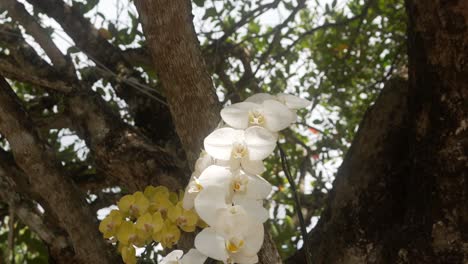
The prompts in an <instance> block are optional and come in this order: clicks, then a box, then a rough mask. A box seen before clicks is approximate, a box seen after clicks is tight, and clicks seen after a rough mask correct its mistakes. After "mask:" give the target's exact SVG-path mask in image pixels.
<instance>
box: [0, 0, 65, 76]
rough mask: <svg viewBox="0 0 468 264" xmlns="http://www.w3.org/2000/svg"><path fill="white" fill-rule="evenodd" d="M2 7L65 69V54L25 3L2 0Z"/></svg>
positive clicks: (54, 62) (55, 63)
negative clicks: (25, 6) (27, 9)
mask: <svg viewBox="0 0 468 264" xmlns="http://www.w3.org/2000/svg"><path fill="white" fill-rule="evenodd" d="M0 8H2V9H6V10H8V14H9V15H10V16H11V17H12V18H13V19H14V20H16V21H18V22H20V23H21V24H22V25H23V26H24V28H25V29H26V32H27V33H29V34H30V35H31V36H33V38H34V39H35V40H36V41H37V43H39V45H40V46H41V47H42V49H44V51H45V53H46V54H47V56H48V57H49V58H50V60H51V61H52V63H53V64H54V66H56V67H57V68H59V69H64V67H65V66H67V64H68V63H67V60H66V59H65V56H64V55H63V54H62V52H61V51H60V50H59V49H58V48H57V46H56V45H55V43H54V42H53V41H52V39H51V37H50V36H49V35H48V34H47V32H46V31H45V30H44V29H43V28H42V27H41V26H40V25H39V23H37V21H36V20H35V19H34V18H33V17H32V16H31V15H30V14H29V13H28V11H26V9H25V8H24V5H23V4H21V3H20V2H17V1H15V0H2V1H1V2H0ZM70 65H72V64H70Z"/></svg>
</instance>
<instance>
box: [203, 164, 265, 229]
mask: <svg viewBox="0 0 468 264" xmlns="http://www.w3.org/2000/svg"><path fill="white" fill-rule="evenodd" d="M198 182H199V184H200V185H201V187H202V188H201V189H202V191H200V192H199V193H198V195H197V196H196V198H195V201H194V204H195V210H196V211H197V213H198V215H199V216H200V218H201V219H203V221H205V222H206V223H207V224H208V225H210V226H213V225H214V224H215V223H216V221H217V218H218V213H219V212H218V211H219V210H224V209H226V208H228V207H230V206H232V205H236V206H237V205H239V206H242V207H243V210H245V211H246V212H247V214H248V215H249V217H251V218H252V221H256V222H259V223H263V222H265V221H266V220H267V219H268V210H266V209H265V208H264V207H263V199H265V198H267V197H268V195H269V194H270V192H271V189H272V187H271V184H270V183H269V182H268V181H266V180H265V179H263V178H262V177H260V176H257V175H251V174H246V173H243V172H240V171H239V172H232V171H231V170H229V169H228V168H225V167H221V166H216V165H213V166H210V167H208V168H207V169H206V170H205V171H203V173H202V175H201V176H200V178H199V179H198Z"/></svg>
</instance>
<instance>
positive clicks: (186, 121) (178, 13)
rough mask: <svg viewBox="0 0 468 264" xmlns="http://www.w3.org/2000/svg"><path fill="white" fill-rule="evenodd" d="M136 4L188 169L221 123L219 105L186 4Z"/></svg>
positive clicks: (173, 0) (163, 0) (159, 0)
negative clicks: (204, 142) (206, 140)
mask: <svg viewBox="0 0 468 264" xmlns="http://www.w3.org/2000/svg"><path fill="white" fill-rule="evenodd" d="M135 4H136V6H137V9H138V12H139V14H140V20H141V22H142V24H143V29H144V32H145V36H146V38H147V41H148V48H149V50H150V52H151V54H152V57H153V63H154V67H155V69H156V72H157V74H158V75H159V78H160V80H161V82H162V85H163V90H164V93H165V96H166V98H167V101H168V103H169V108H170V110H171V114H172V117H173V120H174V124H175V128H176V131H177V134H178V135H179V138H180V140H181V142H182V146H183V148H184V150H185V153H186V155H187V160H188V162H189V166H190V167H193V165H194V163H195V160H196V159H197V158H198V156H199V155H200V150H201V149H202V147H203V139H204V138H205V137H206V136H207V135H208V134H209V133H210V132H211V131H213V129H214V128H215V127H216V125H217V124H218V122H219V120H220V118H219V110H220V104H219V101H218V97H217V96H216V92H215V89H214V87H213V83H212V80H211V78H210V76H209V74H208V71H207V69H206V66H205V61H204V59H203V57H202V53H201V50H200V45H199V43H198V39H197V35H196V33H195V29H194V27H193V23H192V13H191V12H192V7H191V1H188V0H155V1H147V0H140V1H135Z"/></svg>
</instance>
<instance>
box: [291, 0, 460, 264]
mask: <svg viewBox="0 0 468 264" xmlns="http://www.w3.org/2000/svg"><path fill="white" fill-rule="evenodd" d="M407 11H408V15H409V18H410V21H409V30H408V41H409V45H408V47H409V83H408V85H406V83H405V82H403V81H392V82H391V83H389V84H388V85H387V87H386V88H385V89H384V90H383V92H382V94H381V96H380V97H379V99H378V100H377V102H376V104H375V105H374V106H373V107H372V108H371V109H370V110H368V112H367V113H366V115H365V118H364V119H363V121H362V123H361V125H360V129H359V131H358V133H357V135H356V138H355V140H354V142H353V144H352V147H351V148H350V150H349V152H348V153H347V155H346V157H345V160H344V162H343V164H342V166H341V168H340V169H339V172H338V175H337V178H336V180H335V182H334V188H333V191H332V192H331V194H330V196H329V198H328V201H327V208H326V210H325V212H324V213H323V215H322V217H321V219H320V221H319V223H318V225H317V227H316V228H315V229H314V230H313V231H312V232H311V233H310V235H309V239H310V241H311V244H312V246H311V247H312V249H311V250H312V252H313V254H312V255H313V259H314V263H327V264H333V263H451V264H458V263H460V264H462V263H468V247H467V245H468V230H467V228H468V210H467V208H466V201H467V200H468V199H467V198H468V197H467V194H468V181H467V178H466V174H467V157H466V150H467V148H468V133H467V128H468V119H467V105H466V102H467V99H468V98H467V97H468V96H467V95H468V68H467V61H468V27H467V21H468V2H467V1H424V0H408V1H407ZM303 254H304V252H303V250H301V251H299V253H298V254H296V255H295V256H294V257H292V258H291V259H290V260H289V262H288V263H305V261H304V255H303Z"/></svg>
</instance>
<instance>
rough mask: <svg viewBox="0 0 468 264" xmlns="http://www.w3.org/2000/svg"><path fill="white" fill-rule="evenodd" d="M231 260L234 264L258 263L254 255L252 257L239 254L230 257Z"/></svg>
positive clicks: (256, 256)
mask: <svg viewBox="0 0 468 264" xmlns="http://www.w3.org/2000/svg"><path fill="white" fill-rule="evenodd" d="M231 258H232V260H233V261H234V263H238V264H255V263H258V255H257V254H255V255H253V256H246V255H243V254H241V253H235V254H232V255H231Z"/></svg>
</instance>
